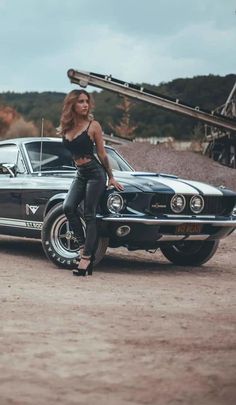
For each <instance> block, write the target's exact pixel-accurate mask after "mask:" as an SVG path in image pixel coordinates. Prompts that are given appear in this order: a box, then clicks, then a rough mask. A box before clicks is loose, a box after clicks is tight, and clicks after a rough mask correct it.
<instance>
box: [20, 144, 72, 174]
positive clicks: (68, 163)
mask: <svg viewBox="0 0 236 405" xmlns="http://www.w3.org/2000/svg"><path fill="white" fill-rule="evenodd" d="M25 148H26V151H27V153H28V156H29V159H30V163H31V166H32V169H33V171H35V172H37V171H40V170H42V171H46V170H66V169H67V168H68V169H75V167H74V163H73V160H72V157H71V154H70V152H69V151H68V150H67V149H65V147H64V146H63V144H62V143H61V142H53V141H50V142H45V141H44V142H42V150H41V142H40V141H33V142H29V143H26V144H25ZM40 157H41V159H40Z"/></svg>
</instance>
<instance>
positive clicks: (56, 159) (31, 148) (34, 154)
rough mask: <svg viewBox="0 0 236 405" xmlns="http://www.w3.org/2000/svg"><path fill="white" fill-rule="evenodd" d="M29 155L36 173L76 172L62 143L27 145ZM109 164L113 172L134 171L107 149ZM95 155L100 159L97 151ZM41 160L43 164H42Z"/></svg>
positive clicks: (34, 142)
mask: <svg viewBox="0 0 236 405" xmlns="http://www.w3.org/2000/svg"><path fill="white" fill-rule="evenodd" d="M25 148H26V151H27V154H28V156H29V160H30V163H31V166H32V169H33V171H34V172H38V171H51V170H75V165H74V162H73V159H72V157H71V154H70V152H69V151H68V150H67V149H66V148H65V147H64V145H63V144H62V142H56V141H45V140H44V141H43V142H42V151H41V142H40V141H33V142H28V143H26V144H25ZM106 152H107V154H108V158H109V162H110V165H111V168H112V169H113V170H118V171H132V170H133V169H132V168H131V167H130V166H129V164H128V163H127V162H126V161H125V160H124V159H123V158H122V157H121V156H120V155H119V154H118V153H117V152H116V151H115V150H113V149H109V148H106ZM40 155H42V156H41V159H40ZM94 155H95V156H96V157H97V158H98V156H97V154H96V150H94ZM40 160H41V162H40Z"/></svg>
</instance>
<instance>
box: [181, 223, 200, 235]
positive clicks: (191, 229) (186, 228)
mask: <svg viewBox="0 0 236 405" xmlns="http://www.w3.org/2000/svg"><path fill="white" fill-rule="evenodd" d="M201 230H202V224H181V225H178V226H176V228H175V233H177V234H181V235H185V234H198V233H200V232H201Z"/></svg>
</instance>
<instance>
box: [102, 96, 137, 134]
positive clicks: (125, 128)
mask: <svg viewBox="0 0 236 405" xmlns="http://www.w3.org/2000/svg"><path fill="white" fill-rule="evenodd" d="M132 107H133V103H132V101H130V99H128V97H123V100H122V102H121V103H120V104H118V105H117V106H116V108H118V109H119V110H121V111H122V118H121V121H120V124H119V125H113V124H112V123H109V125H110V127H111V128H112V130H113V131H114V132H115V134H116V135H117V136H119V137H120V138H125V139H134V131H135V129H136V128H137V125H131V119H130V114H131V109H132Z"/></svg>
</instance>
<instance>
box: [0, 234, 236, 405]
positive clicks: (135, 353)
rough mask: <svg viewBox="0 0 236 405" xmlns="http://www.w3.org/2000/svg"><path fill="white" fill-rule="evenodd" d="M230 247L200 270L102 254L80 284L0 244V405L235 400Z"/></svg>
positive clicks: (34, 246)
mask: <svg viewBox="0 0 236 405" xmlns="http://www.w3.org/2000/svg"><path fill="white" fill-rule="evenodd" d="M235 242H236V234H234V235H232V236H230V237H228V238H227V239H225V240H222V242H221V244H220V247H219V250H218V251H217V253H216V254H215V256H214V257H213V258H212V259H211V260H210V261H209V262H208V263H207V264H206V265H204V266H202V267H196V268H190V267H189V268H181V267H178V266H173V265H171V264H169V263H168V262H167V261H166V260H165V259H164V258H163V257H162V256H161V254H160V253H157V254H155V255H150V254H148V253H145V252H138V253H128V252H127V251H125V250H124V249H116V250H115V249H114V250H111V249H110V250H109V252H108V256H107V257H106V258H105V259H104V260H103V261H102V262H101V264H100V265H99V266H98V267H97V269H96V272H95V274H94V275H93V277H88V278H85V279H78V278H75V277H73V276H72V274H71V272H70V271H68V270H59V269H56V268H55V267H54V266H53V265H52V264H51V263H50V262H49V261H48V260H47V259H46V258H45V256H44V254H43V251H42V247H41V244H40V242H37V241H33V240H27V241H25V240H20V239H14V238H7V237H0V251H1V287H0V290H1V315H0V316H1V333H0V353H1V354H0V357H1V361H0V386H1V388H0V403H1V405H12V404H16V405H45V404H50V405H54V404H55V405H56V404H62V405H67V404H68V405H75V404H76V405H77V404H81V405H83V404H89V405H90V404H105V403H109V404H111V405H113V404H117V405H131V404H155V405H159V404H160V405H167V404H168V405H169V404H171V405H179V404H183V405H189V404H191V405H234V404H235V403H236V377H235V376H236V341H235V334H236V326H235V325H236V315H235V314H236V311H235V309H236V299H235V274H236V251H235Z"/></svg>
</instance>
